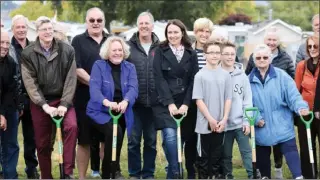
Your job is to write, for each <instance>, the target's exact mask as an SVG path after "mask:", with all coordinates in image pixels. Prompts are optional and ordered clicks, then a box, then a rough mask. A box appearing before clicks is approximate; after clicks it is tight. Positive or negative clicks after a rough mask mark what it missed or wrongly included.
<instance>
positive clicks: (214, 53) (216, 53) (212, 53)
mask: <svg viewBox="0 0 320 180" xmlns="http://www.w3.org/2000/svg"><path fill="white" fill-rule="evenodd" d="M206 54H210V55H219V54H221V52H220V51H210V52H206Z"/></svg>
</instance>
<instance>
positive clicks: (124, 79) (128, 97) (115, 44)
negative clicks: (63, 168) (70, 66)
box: [87, 37, 138, 179]
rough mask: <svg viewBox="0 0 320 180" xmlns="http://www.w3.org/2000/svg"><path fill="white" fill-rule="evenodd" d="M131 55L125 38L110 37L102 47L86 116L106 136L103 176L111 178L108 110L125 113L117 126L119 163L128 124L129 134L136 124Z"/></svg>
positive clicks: (95, 68) (135, 90) (95, 69)
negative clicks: (128, 59)
mask: <svg viewBox="0 0 320 180" xmlns="http://www.w3.org/2000/svg"><path fill="white" fill-rule="evenodd" d="M129 54H130V52H129V46H128V45H127V44H126V43H125V42H124V40H123V39H122V38H120V37H110V38H108V39H107V41H106V42H105V43H103V45H102V47H101V50H100V56H101V58H102V60H97V61H96V62H95V63H94V65H93V67H92V71H91V76H90V83H89V87H90V100H89V102H88V105H87V115H88V116H89V117H90V118H91V119H92V123H93V126H94V128H95V129H96V130H97V131H99V132H100V133H102V134H103V135H104V137H103V139H102V142H104V144H105V148H104V157H103V162H102V179H109V178H110V173H111V171H110V170H111V167H110V164H111V155H112V153H111V150H112V131H113V123H112V119H111V116H110V115H109V112H108V111H109V109H110V108H111V109H112V110H113V111H117V112H119V113H123V115H122V116H121V118H120V119H119V124H120V126H118V142H117V164H118V163H119V162H118V161H119V157H120V149H121V146H122V142H123V135H124V131H125V127H126V128H127V129H128V135H130V134H131V129H132V125H133V111H132V106H133V104H134V103H135V100H136V98H137V96H138V80H137V73H136V69H135V66H134V65H133V64H132V63H129V62H127V61H126V59H127V58H128V57H129Z"/></svg>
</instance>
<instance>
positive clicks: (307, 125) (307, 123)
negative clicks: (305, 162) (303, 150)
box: [300, 111, 316, 179]
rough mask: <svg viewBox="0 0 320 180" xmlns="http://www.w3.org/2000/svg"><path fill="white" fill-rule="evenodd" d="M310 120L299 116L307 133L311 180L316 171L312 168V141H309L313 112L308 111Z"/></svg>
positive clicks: (314, 176) (314, 177)
mask: <svg viewBox="0 0 320 180" xmlns="http://www.w3.org/2000/svg"><path fill="white" fill-rule="evenodd" d="M309 114H310V116H311V117H310V119H309V120H308V121H306V120H305V119H304V118H303V116H301V115H300V119H301V121H302V122H303V123H304V125H305V126H306V131H307V139H308V148H309V158H310V164H311V169H312V178H313V179H316V173H315V172H316V171H315V168H314V157H313V149H312V141H311V130H310V127H311V123H312V121H313V118H314V115H313V112H312V111H310V113H309Z"/></svg>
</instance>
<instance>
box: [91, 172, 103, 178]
mask: <svg viewBox="0 0 320 180" xmlns="http://www.w3.org/2000/svg"><path fill="white" fill-rule="evenodd" d="M91 177H92V178H101V176H100V173H99V171H91Z"/></svg>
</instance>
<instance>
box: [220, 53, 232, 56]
mask: <svg viewBox="0 0 320 180" xmlns="http://www.w3.org/2000/svg"><path fill="white" fill-rule="evenodd" d="M222 55H224V56H235V54H227V53H225V54H222Z"/></svg>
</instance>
